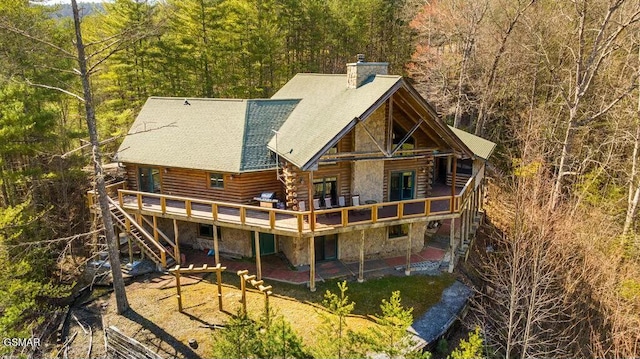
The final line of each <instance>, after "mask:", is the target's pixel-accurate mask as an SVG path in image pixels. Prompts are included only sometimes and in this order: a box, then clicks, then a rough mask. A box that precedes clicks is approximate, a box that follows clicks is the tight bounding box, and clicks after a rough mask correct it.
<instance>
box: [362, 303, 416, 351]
mask: <svg viewBox="0 0 640 359" xmlns="http://www.w3.org/2000/svg"><path fill="white" fill-rule="evenodd" d="M380 310H381V312H382V315H381V316H376V317H375V318H376V321H377V322H378V324H379V326H378V327H374V328H372V329H371V338H372V349H373V350H374V351H375V352H377V353H384V354H385V355H386V356H387V357H389V358H399V357H406V356H412V357H423V356H422V355H421V353H412V348H413V346H414V345H415V341H414V340H413V336H412V334H411V333H409V332H408V329H409V327H410V326H411V324H412V323H413V315H412V314H411V313H412V312H413V308H404V307H403V306H402V304H401V298H400V292H399V291H394V292H393V293H392V294H391V298H389V300H386V299H383V300H382V304H380Z"/></svg>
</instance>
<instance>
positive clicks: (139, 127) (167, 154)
mask: <svg viewBox="0 0 640 359" xmlns="http://www.w3.org/2000/svg"><path fill="white" fill-rule="evenodd" d="M185 101H187V103H188V104H185ZM297 103H298V100H234V99H231V100H229V99H186V100H185V99H184V98H162V97H151V98H149V99H148V100H147V102H146V103H145V105H144V106H143V108H142V110H141V111H140V114H139V115H138V117H137V118H136V120H135V122H134V123H133V125H132V127H131V129H130V130H129V134H128V135H127V136H126V137H125V139H124V141H123V142H122V144H121V145H120V149H119V150H118V161H120V162H129V163H139V164H146V165H153V166H166V167H181V168H193V169H202V170H207V171H220V172H235V173H237V172H244V171H253V170H261V169H267V168H273V167H275V159H273V157H272V156H271V154H270V151H269V149H268V148H267V147H266V145H267V142H268V141H269V140H270V139H271V138H272V137H273V132H272V130H274V129H278V128H279V127H280V126H281V125H282V123H283V122H284V121H285V120H286V119H287V117H288V116H289V114H290V113H291V111H292V110H293V109H294V108H295V106H296V104H297Z"/></svg>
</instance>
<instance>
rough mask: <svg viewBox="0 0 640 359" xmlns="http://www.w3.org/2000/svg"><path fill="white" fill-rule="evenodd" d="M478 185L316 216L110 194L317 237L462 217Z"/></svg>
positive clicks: (167, 211) (129, 204) (131, 202)
mask: <svg viewBox="0 0 640 359" xmlns="http://www.w3.org/2000/svg"><path fill="white" fill-rule="evenodd" d="M475 182H476V178H475V176H474V177H471V178H469V180H468V181H467V182H466V184H465V185H464V187H463V188H462V190H461V191H460V193H459V194H457V195H455V196H439V197H428V198H418V199H411V200H404V201H393V202H383V203H373V204H365V205H360V206H350V207H335V208H331V209H318V210H314V211H292V210H285V209H276V208H264V207H259V206H254V205H246V204H239V203H229V202H220V201H211V200H204V199H198V198H191V197H182V196H173V195H164V194H157V193H147V192H140V191H132V190H127V189H124V182H119V183H115V184H113V185H110V186H109V189H108V191H109V192H110V193H114V191H117V198H118V202H119V205H120V207H122V208H126V209H135V210H138V211H146V212H153V213H158V214H159V215H162V216H165V215H177V216H184V217H187V218H188V219H192V220H196V221H197V220H198V219H202V220H213V221H218V222H223V223H233V224H240V225H247V226H255V227H261V228H269V229H272V230H285V231H291V232H297V233H302V232H307V231H316V230H319V229H322V228H323V227H324V228H326V227H332V228H336V227H350V226H355V225H360V224H368V223H379V222H387V221H395V220H402V219H409V218H418V217H428V216H436V215H446V214H451V213H459V212H460V211H461V210H462V208H464V206H465V205H466V203H467V201H468V200H469V198H470V197H471V194H472V192H473V190H474V188H475ZM93 197H95V195H94V193H93V191H89V204H95V199H94V198H93ZM163 239H164V238H163ZM165 241H166V239H165Z"/></svg>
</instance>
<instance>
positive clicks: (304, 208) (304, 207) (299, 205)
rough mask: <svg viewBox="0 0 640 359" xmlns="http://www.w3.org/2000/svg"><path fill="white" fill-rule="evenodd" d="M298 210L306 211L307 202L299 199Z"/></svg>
mask: <svg viewBox="0 0 640 359" xmlns="http://www.w3.org/2000/svg"><path fill="white" fill-rule="evenodd" d="M298 210H299V211H300V212H304V211H306V210H307V204H306V203H304V201H300V202H298Z"/></svg>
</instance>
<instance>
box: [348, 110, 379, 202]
mask: <svg viewBox="0 0 640 359" xmlns="http://www.w3.org/2000/svg"><path fill="white" fill-rule="evenodd" d="M385 121H386V120H385V105H383V106H380V108H378V109H377V110H376V111H375V112H374V113H373V114H371V116H369V118H367V120H366V121H365V122H364V123H360V124H358V125H357V126H356V128H355V151H356V152H377V151H379V149H378V146H376V144H375V143H374V142H373V140H372V139H371V137H369V135H368V134H367V132H366V131H365V129H364V127H363V126H366V127H367V129H368V130H369V132H371V134H372V135H373V137H374V138H376V140H377V141H378V143H380V144H383V146H384V143H385V126H386V124H385ZM383 183H384V160H377V161H355V162H354V163H353V171H352V182H351V193H352V195H360V201H361V204H363V203H364V201H368V200H373V201H376V202H382V201H383V200H384V189H383V186H382V184H383Z"/></svg>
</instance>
